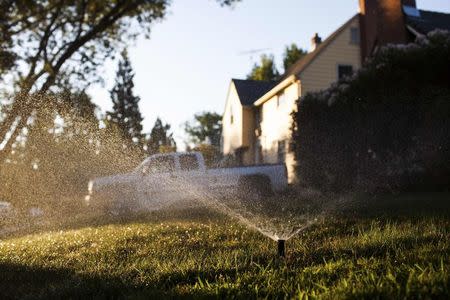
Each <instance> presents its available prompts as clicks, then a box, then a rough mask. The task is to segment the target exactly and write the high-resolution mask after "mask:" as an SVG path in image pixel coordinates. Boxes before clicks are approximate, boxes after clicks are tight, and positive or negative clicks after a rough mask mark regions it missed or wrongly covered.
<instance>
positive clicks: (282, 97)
mask: <svg viewBox="0 0 450 300" xmlns="http://www.w3.org/2000/svg"><path fill="white" fill-rule="evenodd" d="M285 102H286V94H285V93H284V92H281V93H280V94H278V97H277V107H280V106H281V105H284V103H285Z"/></svg>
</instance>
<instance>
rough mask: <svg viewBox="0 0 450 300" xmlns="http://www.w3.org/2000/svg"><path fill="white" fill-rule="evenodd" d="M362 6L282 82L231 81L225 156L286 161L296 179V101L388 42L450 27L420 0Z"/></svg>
mask: <svg viewBox="0 0 450 300" xmlns="http://www.w3.org/2000/svg"><path fill="white" fill-rule="evenodd" d="M359 6H360V12H359V13H358V14H356V15H354V16H353V17H352V18H350V19H349V20H347V21H346V22H345V23H344V24H343V25H342V26H340V27H339V28H338V29H337V30H336V31H334V32H333V33H332V34H331V35H330V36H329V37H327V38H326V39H325V40H324V41H322V40H321V38H320V37H319V36H318V35H317V34H315V36H314V37H313V38H312V40H311V42H312V45H311V51H310V52H309V53H308V54H307V55H306V56H304V57H303V58H301V59H300V60H299V61H297V62H296V63H295V64H294V65H292V66H291V67H290V68H289V69H288V70H287V71H286V72H285V74H283V75H282V76H281V78H280V79H279V80H278V81H276V82H258V81H253V80H238V79H232V80H231V83H230V87H229V90H228V95H227V100H226V105H225V111H224V114H223V120H222V126H223V132H222V151H223V153H224V154H225V155H231V154H232V155H235V156H236V158H237V159H238V160H239V161H240V162H241V163H242V164H255V163H256V164H257V163H277V162H282V163H286V166H287V168H288V174H289V181H290V182H292V181H293V180H294V179H295V172H294V166H295V161H294V154H293V152H292V151H291V149H290V148H289V144H290V138H291V126H292V118H291V113H292V111H293V110H294V109H295V108H296V100H297V99H299V98H300V97H301V96H302V95H305V93H308V92H312V91H318V90H322V89H325V88H327V87H329V86H330V85H331V84H332V83H334V82H336V81H338V80H339V79H340V78H342V77H344V76H348V75H351V74H352V73H353V72H354V71H355V70H357V69H359V68H360V67H361V65H362V63H363V62H364V61H365V60H366V58H367V57H369V56H370V55H371V54H372V53H374V52H375V51H377V50H378V49H379V47H381V46H383V45H386V44H391V43H395V44H405V43H408V42H411V41H414V39H415V38H417V37H420V36H421V35H424V34H427V33H428V32H430V31H432V30H434V29H436V28H440V29H444V30H450V14H444V13H438V12H429V11H423V10H418V9H417V8H416V3H415V0H403V1H402V0H359ZM299 167H301V166H299Z"/></svg>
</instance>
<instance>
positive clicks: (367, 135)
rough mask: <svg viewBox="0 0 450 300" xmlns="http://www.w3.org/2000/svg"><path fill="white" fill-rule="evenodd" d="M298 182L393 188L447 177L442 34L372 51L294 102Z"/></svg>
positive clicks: (448, 81)
mask: <svg viewBox="0 0 450 300" xmlns="http://www.w3.org/2000/svg"><path fill="white" fill-rule="evenodd" d="M292 116H293V118H294V126H293V133H292V134H293V148H294V150H295V154H296V159H297V173H298V176H299V180H300V181H302V182H304V183H305V184H309V185H312V186H315V187H320V188H322V189H331V190H340V191H343V190H349V189H357V190H364V191H380V190H381V191H386V190H389V191H399V190H405V189H407V190H414V189H428V188H432V189H436V188H448V184H449V182H450V151H449V149H450V147H449V146H450V119H449V116H450V34H449V32H447V31H434V32H431V33H429V34H428V36H427V37H424V38H421V39H418V40H417V41H416V42H415V43H411V44H408V45H389V46H387V47H384V48H382V49H380V50H379V51H378V52H377V53H376V54H375V55H374V56H373V57H372V58H371V59H370V60H369V61H367V62H366V63H365V65H364V66H363V68H361V69H360V70H359V71H358V72H357V73H356V74H354V75H353V76H352V77H351V78H345V79H344V80H341V81H340V82H338V83H336V84H334V85H332V86H331V87H330V88H329V89H327V90H324V91H320V92H317V93H309V94H306V95H305V96H304V97H302V98H300V99H299V100H298V101H297V111H296V112H294V113H293V114H292Z"/></svg>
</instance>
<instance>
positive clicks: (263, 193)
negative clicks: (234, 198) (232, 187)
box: [238, 175, 273, 200]
mask: <svg viewBox="0 0 450 300" xmlns="http://www.w3.org/2000/svg"><path fill="white" fill-rule="evenodd" d="M238 186H239V191H238V193H239V195H240V196H241V197H242V198H244V199H245V198H249V199H253V200H262V199H266V198H268V197H270V196H272V195H273V192H272V185H271V183H270V179H269V178H268V177H267V176H264V175H254V176H245V177H243V178H241V180H240V181H239V185H238Z"/></svg>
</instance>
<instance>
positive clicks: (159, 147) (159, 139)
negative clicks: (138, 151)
mask: <svg viewBox="0 0 450 300" xmlns="http://www.w3.org/2000/svg"><path fill="white" fill-rule="evenodd" d="M146 144H147V145H146V146H147V152H148V153H149V154H155V153H164V152H172V151H176V149H177V144H176V143H175V139H174V138H173V133H171V132H170V125H169V124H167V123H166V124H163V122H162V121H161V119H160V118H157V119H156V121H155V125H153V128H152V131H151V132H150V134H149V136H148V137H147V142H146Z"/></svg>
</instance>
